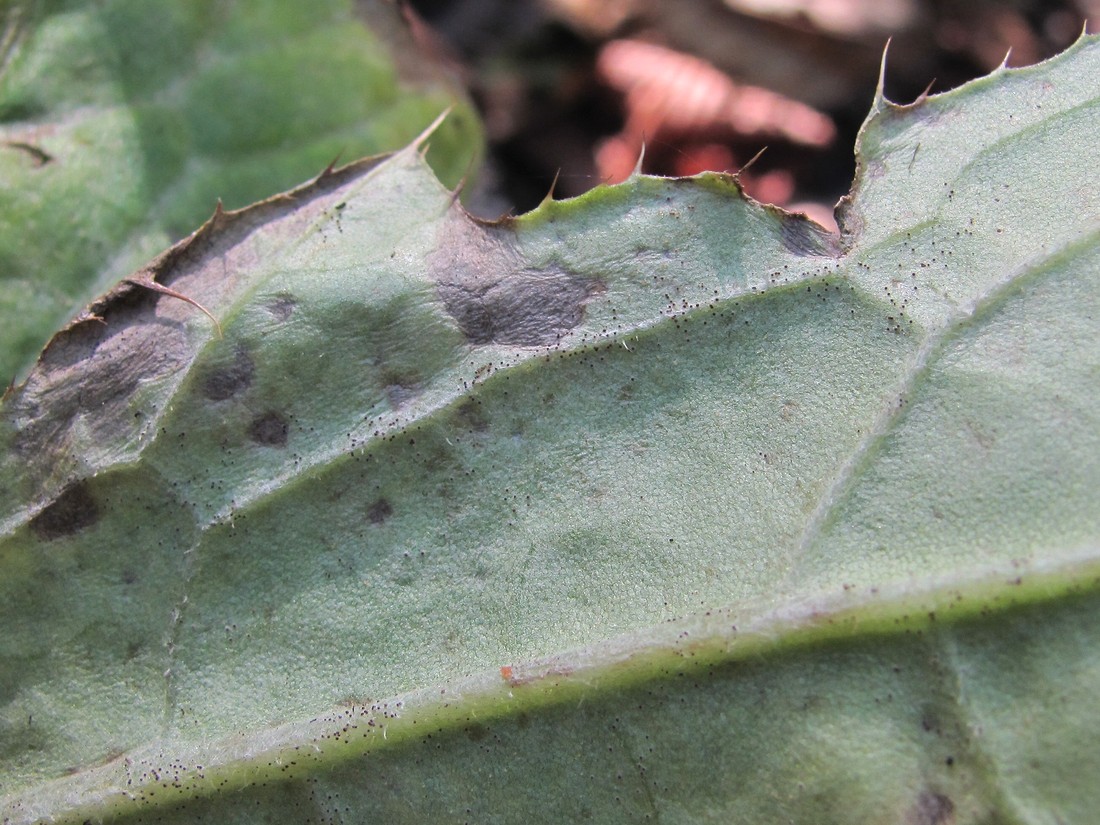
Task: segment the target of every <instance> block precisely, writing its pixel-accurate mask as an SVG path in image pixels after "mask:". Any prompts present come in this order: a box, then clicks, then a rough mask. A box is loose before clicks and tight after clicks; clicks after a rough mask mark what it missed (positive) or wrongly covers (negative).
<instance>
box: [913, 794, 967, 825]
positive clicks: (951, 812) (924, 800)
mask: <svg viewBox="0 0 1100 825" xmlns="http://www.w3.org/2000/svg"><path fill="white" fill-rule="evenodd" d="M905 821H906V823H907V825H954V823H955V803H954V802H952V801H951V800H950V799H949V798H948V797H946V796H944V795H943V794H938V793H933V792H932V791H924V792H923V793H921V795H920V796H919V797H918V798H917V802H916V804H915V805H914V806H913V807H912V808H910V810H909V815H908V816H907V817H906V818H905Z"/></svg>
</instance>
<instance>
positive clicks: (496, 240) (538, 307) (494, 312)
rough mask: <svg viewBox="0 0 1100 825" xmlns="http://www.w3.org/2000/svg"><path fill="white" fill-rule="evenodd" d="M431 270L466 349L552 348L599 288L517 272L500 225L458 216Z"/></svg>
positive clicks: (538, 272) (572, 278)
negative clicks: (496, 346) (498, 346)
mask: <svg viewBox="0 0 1100 825" xmlns="http://www.w3.org/2000/svg"><path fill="white" fill-rule="evenodd" d="M439 241H440V244H439V249H440V252H439V253H437V254H436V255H435V256H434V257H433V259H432V261H431V263H430V274H431V276H432V277H433V278H434V279H435V281H436V282H437V283H438V287H437V293H438V295H439V299H440V300H441V301H442V302H443V306H444V308H445V309H446V310H447V312H448V313H449V314H450V315H451V316H452V317H453V318H454V319H455V321H456V322H457V323H458V326H459V329H461V330H462V332H463V334H464V335H465V336H466V337H467V339H469V341H470V342H471V343H473V344H506V345H512V346H521V347H534V346H540V345H546V344H553V343H555V342H556V341H558V340H559V339H560V338H561V337H562V336H563V335H564V334H566V333H567V332H569V330H571V329H573V328H574V327H576V326H577V325H578V324H579V323H580V322H581V320H582V319H583V318H584V304H585V302H586V301H587V300H588V299H589V298H590V297H592V296H593V295H594V294H596V293H599V292H602V291H603V290H604V289H605V286H604V284H603V283H602V282H601V281H599V280H596V279H594V278H588V277H583V276H581V275H576V274H573V273H570V272H567V271H565V270H564V269H560V268H556V267H548V268H546V269H531V268H529V267H526V266H524V264H523V263H522V262H521V261H520V258H519V256H518V254H517V253H516V251H515V249H514V247H513V246H512V243H511V242H512V232H511V230H510V229H508V228H507V227H506V226H483V225H481V224H477V223H475V222H474V221H472V220H471V219H470V218H468V217H466V216H465V215H462V216H457V217H455V218H453V219H452V220H450V221H448V222H447V223H446V225H445V227H444V229H443V231H442V233H441V237H440V239H439Z"/></svg>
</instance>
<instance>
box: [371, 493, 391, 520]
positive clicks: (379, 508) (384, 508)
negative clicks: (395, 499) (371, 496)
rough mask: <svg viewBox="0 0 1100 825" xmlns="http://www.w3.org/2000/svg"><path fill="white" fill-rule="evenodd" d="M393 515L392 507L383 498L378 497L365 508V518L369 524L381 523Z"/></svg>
mask: <svg viewBox="0 0 1100 825" xmlns="http://www.w3.org/2000/svg"><path fill="white" fill-rule="evenodd" d="M392 515H393V507H392V506H391V505H390V503H389V502H388V501H386V499H384V498H380V499H378V501H376V502H374V504H372V505H371V506H370V507H368V508H367V518H368V519H370V523H371V524H381V523H382V522H384V521H385V520H386V519H388V518H389V517H390V516H392Z"/></svg>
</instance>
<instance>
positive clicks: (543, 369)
mask: <svg viewBox="0 0 1100 825" xmlns="http://www.w3.org/2000/svg"><path fill="white" fill-rule="evenodd" d="M1098 74H1100V42H1098V40H1097V39H1096V38H1094V37H1082V39H1081V40H1080V41H1079V42H1078V43H1077V44H1076V45H1075V46H1074V47H1073V48H1071V49H1070V50H1069V51H1067V52H1066V53H1065V54H1063V55H1061V56H1059V57H1057V58H1055V59H1053V60H1051V61H1048V62H1047V63H1045V64H1042V65H1040V66H1037V67H1032V68H1028V69H1020V70H1008V69H1000V70H998V71H996V72H994V73H993V74H992V75H990V76H989V77H987V78H983V79H981V80H978V81H975V82H974V83H971V84H969V85H967V86H965V87H963V88H961V89H959V90H956V91H954V92H950V93H947V94H943V95H938V96H934V97H929V98H926V99H922V100H920V101H918V102H917V103H914V104H913V105H910V106H897V105H895V104H892V103H890V102H888V101H886V100H884V99H882V98H881V96H880V97H879V98H878V99H877V100H876V101H875V104H874V107H873V109H872V112H871V115H870V117H869V118H868V120H867V123H866V124H865V126H864V129H863V132H862V133H861V138H860V144H859V147H858V161H859V163H858V170H857V176H856V181H855V184H854V187H853V191H852V193H851V195H850V196H849V197H848V198H847V199H846V201H845V202H844V203H843V204H842V206H841V208H840V210H839V212H838V215H839V217H840V220H841V227H842V232H841V235H840V236H839V237H838V238H837V237H832V236H830V235H828V234H826V233H824V232H823V231H821V230H819V229H818V228H817V227H816V226H815V225H813V224H812V223H810V222H808V221H806V220H805V219H803V218H801V217H798V216H791V215H788V214H786V213H783V212H782V211H780V210H777V209H774V208H771V207H762V206H760V205H758V204H756V203H754V202H752V201H750V200H749V199H747V198H746V197H745V196H744V195H743V194H742V193H741V191H740V189H739V187H738V186H737V183H736V180H734V179H731V178H729V177H725V176H720V175H712V174H706V175H701V176H699V177H696V178H691V179H684V180H666V179H655V178H648V177H635V178H633V179H631V180H630V181H628V182H627V183H624V184H622V185H619V186H615V187H603V188H599V189H597V190H595V191H593V192H591V193H589V194H587V195H585V196H583V197H581V198H577V199H575V200H571V201H565V202H548V203H546V204H544V205H543V206H542V207H540V208H539V209H538V210H536V211H535V212H532V213H530V214H527V215H524V216H522V217H520V218H516V219H509V220H505V221H501V222H498V223H492V224H487V223H483V222H478V221H475V220H473V219H471V218H470V217H469V216H467V215H466V214H465V213H464V212H463V211H462V209H461V207H460V206H459V205H458V204H457V203H456V202H455V198H454V196H453V195H452V193H451V192H449V191H448V190H446V189H445V188H443V187H442V186H441V185H440V184H439V183H437V181H436V180H435V178H434V177H433V176H432V175H431V173H430V172H429V171H428V170H427V168H426V166H425V164H424V162H423V160H422V158H421V155H420V147H419V146H418V145H414V146H411V147H409V148H408V149H406V150H405V151H402V152H398V153H396V154H395V155H393V156H391V157H389V158H386V159H380V160H374V161H364V162H359V163H356V164H352V165H351V166H348V167H345V168H343V169H339V170H333V171H329V172H326V173H325V174H323V175H321V176H320V177H319V178H317V179H316V180H314V181H313V182H311V183H309V184H306V185H304V186H303V187H300V188H299V189H298V190H295V191H294V192H293V193H291V194H289V195H287V196H280V197H277V198H274V199H271V200H268V201H265V202H263V203H260V204H257V205H256V206H253V207H249V208H247V209H244V210H241V211H238V212H225V213H219V214H217V215H215V217H214V218H212V219H211V221H210V222H208V223H207V224H206V225H205V226H204V227H203V228H202V229H200V230H199V231H198V232H197V233H196V234H195V235H193V236H192V237H190V238H188V239H186V240H185V241H183V242H181V243H180V244H178V245H177V246H176V247H174V248H172V249H171V250H169V251H168V252H167V253H165V254H164V255H163V256H161V257H160V258H158V259H157V260H155V261H154V262H153V263H152V264H150V265H149V266H148V267H147V268H146V269H145V270H143V271H142V272H141V273H139V276H140V277H142V278H147V279H153V280H154V281H155V282H156V283H159V284H161V285H164V286H166V287H170V288H171V289H174V290H177V291H178V292H180V293H182V294H184V295H187V296H189V297H190V298H192V299H194V300H196V301H198V302H200V303H201V304H202V305H203V306H204V307H206V308H208V309H210V310H211V312H212V313H213V314H214V315H215V316H216V317H217V319H218V321H219V323H220V326H221V329H222V334H221V335H220V336H219V335H218V334H217V332H216V330H215V328H214V326H213V324H211V322H210V321H209V319H207V318H205V317H204V316H203V315H201V314H200V313H198V312H197V311H196V310H195V309H194V307H192V306H189V305H188V304H186V303H185V302H183V301H179V300H175V299H172V298H170V297H168V296H164V295H158V294H156V293H154V292H152V291H150V290H147V289H142V288H140V287H137V286H134V285H133V284H122V285H120V286H119V287H116V288H115V289H114V290H113V291H111V292H110V293H108V294H107V295H106V296H105V297H104V298H102V299H100V300H99V301H98V302H97V303H96V304H93V306H92V307H91V309H90V310H89V313H88V315H87V316H85V317H83V318H81V319H78V320H77V321H76V322H74V323H73V324H72V325H71V326H70V327H68V328H67V329H65V330H64V331H62V332H61V333H59V334H58V336H56V337H55V338H54V339H53V341H52V342H51V343H50V345H49V346H48V347H47V349H46V350H45V352H44V353H43V355H42V357H41V359H40V360H39V362H38V364H37V366H36V367H35V369H34V370H33V371H32V373H31V375H30V377H29V378H28V380H27V381H26V383H24V384H23V385H22V386H20V387H19V388H17V389H15V390H14V391H12V392H11V393H9V395H8V397H7V398H6V399H5V401H4V404H3V407H2V408H0V412H2V414H3V427H4V429H3V432H4V438H5V439H6V445H7V451H6V454H5V455H6V457H5V461H6V466H5V467H4V472H3V474H2V476H0V478H2V479H3V480H2V482H0V484H3V489H4V495H3V497H2V501H3V506H4V510H3V511H2V513H0V520H2V523H3V525H4V534H3V535H4V537H3V539H2V542H0V565H2V568H0V569H2V570H3V571H4V573H3V576H2V579H0V617H2V618H0V623H2V624H0V627H3V629H4V633H3V634H2V635H0V645H2V647H0V656H2V657H3V665H2V667H0V696H2V697H3V711H2V716H0V754H2V762H0V765H2V768H0V770H2V773H0V788H2V789H3V791H4V792H5V793H6V794H8V795H7V796H6V797H5V798H4V808H3V811H4V816H5V817H6V821H10V822H13V823H14V822H30V821H35V820H36V819H39V818H43V819H44V818H53V819H55V820H57V821H73V822H80V821H84V820H85V819H93V820H96V819H115V818H118V819H125V820H126V821H147V820H152V819H156V820H157V821H168V822H191V821H201V820H202V819H204V818H205V819H212V820H217V821H223V822H224V821H233V822H236V821H240V822H259V821H266V819H267V818H270V817H277V818H278V819H279V821H289V822H293V821H303V822H306V821H313V822H316V821H324V822H332V821H337V820H340V819H346V818H350V819H355V820H357V821H374V819H377V821H385V822H406V821H407V822H420V821H448V822H449V821H456V822H461V821H470V822H511V821H518V820H520V819H523V820H524V821H554V822H560V821H582V820H584V819H591V820H592V821H599V822H613V821H622V822H636V821H642V820H644V819H645V818H646V817H648V818H649V819H651V820H653V821H658V820H659V821H662V822H667V821H675V822H705V821H715V822H757V821H776V822H778V821H792V822H806V823H809V822H814V823H822V822H836V823H851V822H912V823H920V825H945V824H946V823H971V822H973V823H985V822H1002V821H1003V822H1013V823H1016V822H1019V823H1032V822H1036V823H1037V822H1054V821H1058V822H1089V821H1091V817H1092V815H1093V812H1094V811H1095V810H1098V809H1100V790H1097V786H1096V785H1095V783H1094V782H1093V781H1092V780H1093V777H1094V776H1095V775H1096V773H1097V769H1098V768H1100V753H1098V751H1097V745H1096V743H1097V742H1098V741H1100V721H1098V720H1100V713H1097V710H1098V700H1097V698H1096V696H1097V692H1096V690H1095V685H1096V684H1097V680H1098V677H1100V645H1098V643H1097V642H1098V638H1097V634H1098V632H1100V602H1098V599H1097V592H1098V589H1097V583H1098V576H1100V563H1098V551H1100V541H1098V537H1100V507H1098V506H1097V505H1098V503H1100V502H1098V501H1097V493H1096V491H1097V490H1098V489H1100V443H1098V442H1100V412H1098V410H1100V403H1098V402H1100V399H1098V397H1097V396H1098V387H1100V381H1098V379H1100V340H1098V337H1097V335H1096V318H1097V317H1098V315H1100V288H1098V287H1100V255H1098V243H1100V221H1098V218H1097V216H1098V215H1100V209H1098V207H1100V194H1098V189H1097V187H1096V185H1095V182H1094V180H1093V178H1094V176H1093V174H1092V170H1094V169H1095V168H1097V167H1098V166H1100V148H1098V146H1100V141H1097V140H1096V124H1097V122H1100V121H1098V119H1097V115H1098V111H1097V110H1098V106H1100V102H1098V97H1097V91H1096V89H1097V86H1096V83H1095V78H1096V77H1097V76H1098ZM93 316H94V317H93ZM66 773H70V774H71V775H68V776H64V774H66Z"/></svg>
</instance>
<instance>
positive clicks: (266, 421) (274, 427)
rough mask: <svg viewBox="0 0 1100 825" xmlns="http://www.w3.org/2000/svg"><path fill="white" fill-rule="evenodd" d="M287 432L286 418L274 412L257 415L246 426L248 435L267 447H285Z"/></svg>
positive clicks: (288, 430) (288, 431)
mask: <svg viewBox="0 0 1100 825" xmlns="http://www.w3.org/2000/svg"><path fill="white" fill-rule="evenodd" d="M289 433H290V427H289V425H288V424H287V423H286V419H285V418H283V417H282V416H281V415H279V414H278V413H276V412H269V413H264V414H263V415H258V416H256V417H255V418H254V419H252V423H251V424H250V425H249V426H248V437H249V438H251V439H252V440H253V441H255V442H256V443H257V444H263V445H265V446H268V447H285V446H286V441H287V436H288V435H289Z"/></svg>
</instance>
